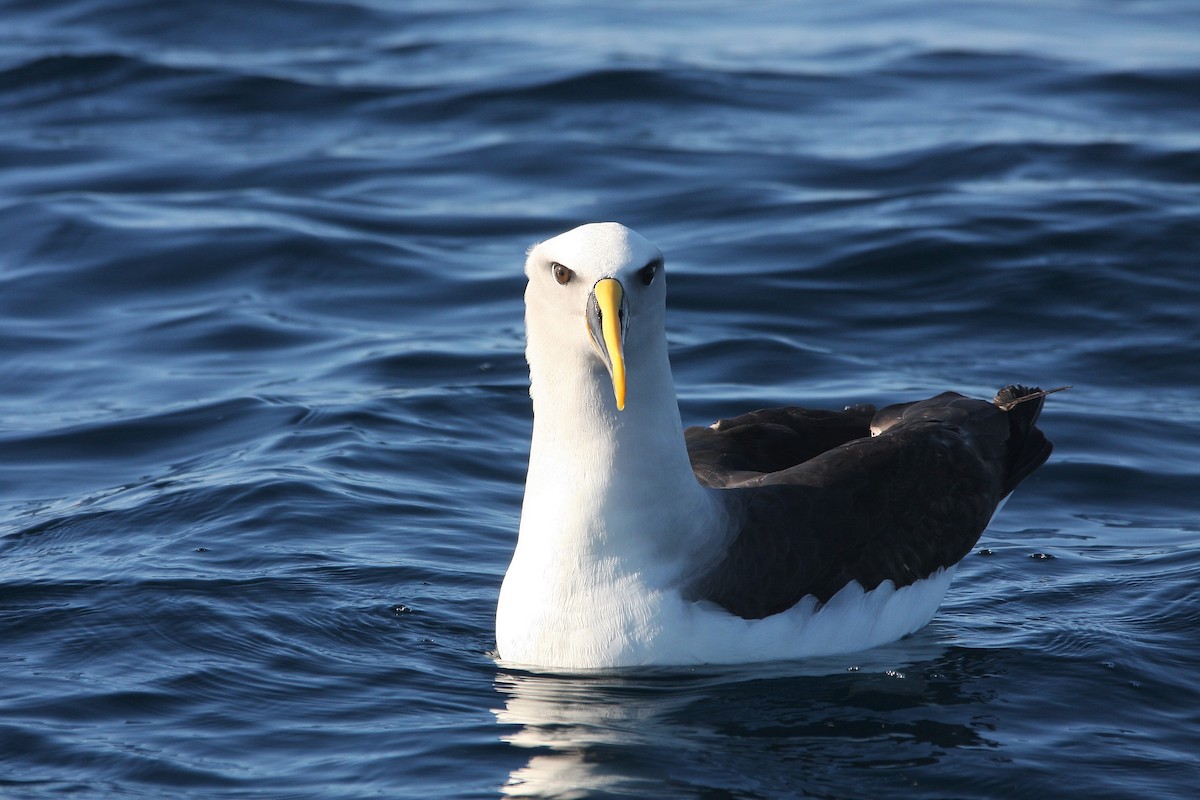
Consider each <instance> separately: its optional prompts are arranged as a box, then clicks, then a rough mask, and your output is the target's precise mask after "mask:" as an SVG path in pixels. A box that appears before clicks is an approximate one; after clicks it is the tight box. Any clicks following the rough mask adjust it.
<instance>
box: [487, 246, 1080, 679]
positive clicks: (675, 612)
mask: <svg viewBox="0 0 1200 800" xmlns="http://www.w3.org/2000/svg"><path fill="white" fill-rule="evenodd" d="M525 273H526V276H527V277H528V284H527V287H526V291H525V306H526V311H525V324H526V358H527V360H528V362H529V375H530V397H531V398H532V401H533V438H532V442H531V446H530V454H529V473H528V476H527V478H526V483H525V497H524V503H523V505H522V509H521V523H520V529H519V532H518V537H517V545H516V549H515V551H514V553H513V558H512V562H511V564H510V565H509V568H508V571H507V573H506V574H505V576H504V582H503V584H502V586H501V589H500V597H499V602H498V605H497V610H496V644H497V652H498V655H499V657H500V659H501V661H502V662H506V663H509V664H514V665H525V666H530V667H536V668H551V669H568V670H587V669H604V668H615V667H629V666H637V665H651V664H655V665H690V664H718V663H725V664H729V663H748V662H756V661H774V660H785V659H798V658H805V657H810V656H818V655H835V654H843V653H850V652H855V651H859V650H864V649H867V648H871V647H875V646H877V645H881V644H884V643H887V642H890V641H894V640H896V639H899V638H901V637H903V636H906V635H908V634H910V633H913V632H915V631H917V630H918V629H920V628H921V627H923V626H924V625H925V624H926V623H928V622H929V620H930V619H931V618H932V617H933V615H934V613H935V612H936V611H937V608H938V606H939V604H940V603H941V601H942V598H943V596H944V595H945V593H946V590H947V588H948V587H949V585H950V581H951V578H952V577H953V576H954V571H955V566H956V565H957V564H958V562H959V561H960V560H961V559H962V558H963V557H964V556H966V555H967V554H968V553H969V552H970V550H971V548H972V547H973V546H974V545H975V543H976V542H977V541H978V539H979V537H980V535H981V534H982V533H983V530H984V528H986V527H987V525H988V523H989V521H990V520H991V518H992V516H993V514H994V513H995V511H996V509H997V508H998V507H999V505H1000V504H1001V502H1002V501H1003V500H1004V499H1005V498H1006V497H1007V496H1008V494H1009V493H1010V492H1012V490H1013V489H1014V488H1015V487H1016V486H1017V484H1019V483H1020V482H1021V481H1022V480H1024V479H1025V478H1026V477H1028V476H1029V474H1030V473H1032V472H1033V471H1034V470H1035V469H1037V468H1038V467H1039V466H1041V464H1042V463H1044V462H1045V461H1046V459H1047V458H1048V457H1049V455H1050V449H1051V445H1050V442H1049V441H1047V440H1046V437H1045V436H1044V435H1043V434H1042V433H1041V431H1039V430H1038V429H1037V427H1035V423H1036V421H1037V418H1038V415H1039V414H1040V412H1041V409H1042V404H1043V397H1044V396H1045V395H1046V394H1048V393H1049V392H1043V391H1041V390H1040V389H1035V388H1027V387H1023V386H1015V385H1012V386H1006V387H1005V388H1003V389H1001V390H1000V391H999V393H997V395H996V397H995V399H994V400H992V401H986V400H978V399H970V398H967V397H964V396H962V395H959V394H956V393H953V392H946V393H943V394H939V395H937V396H936V397H932V398H930V399H927V400H919V401H916V402H911V403H905V404H901V405H893V406H889V407H887V408H883V409H881V410H879V411H876V410H875V409H874V408H873V407H871V406H866V405H857V406H850V407H847V408H845V409H844V410H842V411H819V410H811V409H804V408H799V407H785V408H771V409H765V410H760V411H752V412H750V413H747V414H743V415H742V416H738V417H733V418H732V419H726V420H720V421H718V422H716V423H715V424H713V425H711V426H708V427H694V428H688V429H687V430H686V431H685V430H684V429H683V425H682V422H681V418H680V414H679V404H678V401H677V399H676V394H675V386H674V382H673V380H672V377H671V365H670V362H669V360H668V354H667V337H666V328H665V313H666V274H665V272H664V261H663V254H662V253H661V252H660V251H659V249H658V248H657V247H655V246H654V245H653V244H651V243H650V242H649V241H647V240H646V239H645V238H643V237H642V236H640V235H639V234H637V233H636V232H634V231H632V230H630V229H629V228H627V227H625V226H623V225H620V224H618V223H593V224H588V225H583V226H581V227H578V228H575V229H573V230H570V231H567V232H566V233H563V234H561V235H559V236H555V237H554V238H552V239H549V240H547V241H545V242H542V243H541V244H537V245H535V246H533V247H532V248H530V250H529V252H528V256H527V260H526V264H525ZM1052 391H1057V390H1052Z"/></svg>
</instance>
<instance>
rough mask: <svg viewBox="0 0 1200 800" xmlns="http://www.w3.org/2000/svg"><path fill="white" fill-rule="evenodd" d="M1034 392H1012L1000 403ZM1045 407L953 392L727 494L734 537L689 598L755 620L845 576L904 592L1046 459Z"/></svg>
mask: <svg viewBox="0 0 1200 800" xmlns="http://www.w3.org/2000/svg"><path fill="white" fill-rule="evenodd" d="M1032 391H1035V390H1026V389H1023V388H1022V387H1009V388H1006V389H1005V390H1002V392H1001V394H1000V395H998V396H997V402H999V401H1000V399H1001V397H1005V398H1008V399H1009V400H1011V399H1012V398H1013V397H1019V396H1021V393H1023V392H1032ZM1006 393H1008V394H1006ZM1041 403H1042V400H1041V397H1040V396H1039V397H1037V398H1036V399H1034V400H1031V401H1030V402H1028V403H1020V404H1017V405H1014V406H1012V410H1010V411H1004V410H1002V409H1001V408H1000V407H999V406H998V405H996V404H993V403H988V402H986V401H982V400H970V399H967V398H964V397H962V396H961V395H955V394H949V393H948V394H943V395H939V396H938V397H935V398H932V399H930V400H924V401H921V402H918V403H911V404H908V405H905V406H897V407H891V408H888V409H884V410H883V411H881V412H880V413H879V414H878V415H877V418H878V424H877V425H876V427H877V428H883V430H882V432H881V433H880V434H879V435H877V436H874V437H867V438H858V439H854V440H852V441H848V442H846V443H844V444H840V445H838V446H836V447H834V448H833V449H830V450H827V451H825V452H822V453H820V454H819V455H817V456H815V457H813V458H811V459H809V460H808V461H805V462H803V463H802V464H799V465H797V466H793V467H790V468H788V469H785V470H783V471H781V472H774V473H769V474H765V475H761V476H759V477H756V478H752V479H750V480H748V481H745V482H743V483H742V484H739V488H732V489H728V490H726V491H725V493H724V495H723V496H724V497H725V498H726V499H727V502H728V510H729V513H730V516H731V518H732V519H734V520H736V522H735V526H736V528H737V530H736V533H735V534H734V535H733V537H732V539H731V541H730V543H729V546H728V548H727V550H726V551H725V552H724V555H723V557H722V558H721V559H720V561H719V562H718V563H716V564H715V565H714V566H712V567H710V568H708V569H707V570H706V571H704V573H703V574H702V575H701V576H700V577H699V578H698V579H697V580H696V581H695V582H694V584H693V585H692V587H691V589H692V592H691V593H692V595H693V596H694V597H695V598H696V599H704V600H711V601H713V602H715V603H717V604H718V605H720V606H722V607H724V608H725V609H727V610H728V611H730V612H731V613H733V614H736V615H738V616H740V617H745V618H748V619H758V618H761V617H766V616H769V615H771V614H776V613H779V612H781V611H785V610H787V609H788V608H791V607H792V606H794V605H795V604H796V603H797V602H799V601H800V600H801V599H802V598H803V597H805V596H806V595H810V594H811V595H814V596H815V597H816V598H817V599H818V600H819V601H821V602H826V601H828V600H829V599H830V598H831V597H833V595H835V594H836V593H837V592H838V591H839V590H840V589H841V588H842V587H844V586H845V585H846V584H848V583H850V582H851V581H858V582H859V583H860V584H861V585H862V587H863V588H864V589H867V590H871V589H874V588H876V587H877V586H879V584H881V583H883V582H884V581H887V580H890V581H893V583H894V584H895V585H896V586H897V587H900V586H907V585H909V584H912V583H914V582H915V581H918V580H921V579H923V578H927V577H929V576H930V575H931V574H932V573H934V572H936V571H937V570H938V569H939V568H941V567H948V566H950V565H952V564H955V563H957V562H958V561H959V560H961V559H962V558H963V556H965V555H966V554H967V553H968V552H970V550H971V548H972V547H973V546H974V545H975V543H976V542H977V541H978V539H979V536H980V535H981V534H982V533H983V530H984V528H985V527H986V526H987V523H988V521H989V520H990V519H991V516H992V514H993V513H994V511H995V509H996V506H997V505H998V504H999V502H1000V500H1001V499H1003V497H1004V496H1005V495H1006V494H1007V493H1008V492H1009V491H1011V490H1012V489H1013V488H1014V487H1015V486H1016V484H1017V483H1018V482H1020V480H1021V479H1022V478H1024V477H1025V476H1026V475H1028V474H1029V473H1030V472H1032V471H1033V470H1034V469H1036V468H1037V467H1038V466H1039V465H1041V464H1042V463H1043V462H1044V461H1045V460H1046V459H1047V458H1048V457H1049V455H1050V443H1049V442H1048V441H1046V439H1045V437H1044V436H1043V435H1042V433H1041V431H1039V430H1038V429H1037V428H1036V427H1034V423H1035V422H1036V420H1037V416H1038V413H1039V412H1040V410H1041Z"/></svg>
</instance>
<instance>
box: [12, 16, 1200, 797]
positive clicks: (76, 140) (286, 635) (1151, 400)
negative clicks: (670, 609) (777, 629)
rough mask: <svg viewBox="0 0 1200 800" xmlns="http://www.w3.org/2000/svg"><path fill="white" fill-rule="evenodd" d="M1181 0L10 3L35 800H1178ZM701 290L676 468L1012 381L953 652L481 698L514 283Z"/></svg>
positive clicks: (500, 518)
mask: <svg viewBox="0 0 1200 800" xmlns="http://www.w3.org/2000/svg"><path fill="white" fill-rule="evenodd" d="M1198 100H1200V8H1198V7H1197V6H1196V4H1195V3H1192V2H1191V0H1142V1H1141V2H1104V1H1102V0H1056V1H1055V2H1041V0H1037V1H1035V0H1014V2H1009V3H1002V4H987V3H975V2H964V1H963V0H951V2H947V3H916V2H898V1H896V0H866V1H865V2H859V3H854V4H844V7H843V4H832V3H830V4H824V3H821V4H819V3H807V4H805V3H790V2H770V1H768V2H764V3H758V4H753V5H747V4H741V3H732V2H682V1H680V2H664V3H642V2H632V3H624V4H611V3H600V2H549V3H546V2H543V3H532V4H521V3H506V2H497V1H496V0H473V1H471V2H447V1H446V0H440V1H439V2H436V3H435V2H428V1H425V2H422V1H420V0H418V1H417V2H409V3H390V2H384V0H354V1H353V2H334V1H333V0H256V1H255V2H248V3H210V2H200V1H199V0H181V1H180V2H171V3H162V2H157V1H156V0H59V2H54V3H45V2H41V0H3V2H0V120H2V121H3V124H0V796H2V797H4V798H49V797H56V798H57V797H71V798H102V797H103V798H110V797H116V798H124V797H147V798H160V797H175V798H247V797H278V798H360V797H372V796H378V797H413V798H481V797H498V796H505V795H509V796H519V797H578V798H586V797H635V798H676V797H678V798H687V797H697V798H708V799H709V800H714V799H716V798H785V797H786V798H791V797H825V798H834V797H836V798H876V797H891V798H933V797H945V798H951V797H953V798H985V797H986V798H1025V797H1047V796H1053V797H1057V798H1075V797H1079V798H1089V800H1096V799H1097V798H1125V797H1129V798H1134V797H1136V798H1144V797H1154V798H1190V797H1194V796H1195V793H1196V791H1197V787H1198V786H1200V688H1198V686H1197V680H1196V678H1197V675H1200V590H1198V587H1200V408H1198V403H1197V400H1198V395H1200V288H1198V287H1200V258H1198V256H1197V253H1200V102H1198ZM609 219H615V220H619V221H622V222H625V223H627V224H629V225H631V226H632V227H635V228H636V229H638V230H639V231H641V232H642V233H643V234H644V235H646V236H647V237H648V238H650V239H651V240H652V241H655V242H656V243H657V244H658V245H659V246H660V247H662V249H663V250H664V251H665V252H666V254H667V260H668V261H667V263H668V271H669V274H670V294H669V312H668V327H669V337H670V341H671V345H672V357H673V364H674V369H675V377H676V381H677V383H678V388H679V395H680V403H681V409H682V412H683V416H684V420H685V423H687V424H701V423H705V424H706V423H708V422H710V421H712V420H713V419H715V418H718V417H721V416H730V415H732V414H736V413H739V412H741V411H745V410H749V409H750V408H755V407H761V406H765V405H770V404H783V403H793V404H805V405H813V406H832V407H840V406H842V405H845V404H848V403H858V402H874V403H886V402H892V401H897V400H902V399H905V398H913V397H918V396H928V395H930V394H933V393H936V392H938V391H941V390H944V389H953V390H958V391H963V392H969V393H973V394H978V395H982V396H990V395H991V393H993V392H994V391H995V390H996V389H997V388H998V387H1000V386H1001V385H1003V384H1004V383H1007V382H1011V381H1021V382H1027V383H1038V384H1041V385H1044V386H1051V385H1060V384H1072V385H1073V386H1074V387H1075V388H1074V389H1073V390H1071V391H1069V392H1066V393H1063V394H1059V395H1055V396H1053V397H1052V398H1050V400H1049V401H1048V403H1047V407H1046V411H1045V413H1044V415H1043V423H1042V427H1043V429H1044V430H1045V431H1046V432H1047V434H1048V435H1049V436H1050V438H1051V439H1052V440H1054V442H1055V444H1056V451H1055V454H1054V456H1053V458H1052V460H1051V461H1050V462H1049V463H1048V464H1047V465H1046V466H1045V467H1043V468H1042V469H1041V470H1040V471H1039V472H1038V473H1037V474H1036V475H1035V476H1033V477H1032V478H1031V479H1030V480H1028V481H1027V482H1026V483H1025V484H1024V485H1023V486H1022V487H1021V489H1020V490H1019V491H1018V492H1017V494H1016V495H1015V496H1014V498H1013V499H1012V501H1011V502H1010V503H1009V504H1008V505H1007V507H1006V508H1005V509H1004V511H1003V513H1002V514H1001V515H1000V516H999V517H998V518H997V519H996V520H995V522H994V523H993V526H992V527H991V528H990V529H989V530H988V531H987V532H986V533H985V534H984V537H983V539H982V541H981V542H980V544H979V547H978V548H977V550H976V552H975V553H973V554H972V555H970V556H969V557H968V558H967V559H966V560H965V561H964V562H963V563H962V565H961V567H960V568H959V571H958V575H957V577H956V579H955V583H954V586H953V587H952V588H951V591H950V594H949V596H948V598H947V600H946V602H945V604H944V606H943V608H942V610H941V612H940V613H939V615H938V616H937V617H936V618H935V620H934V621H933V623H932V624H930V625H929V626H928V627H927V628H926V629H924V630H923V631H921V632H920V633H918V634H916V635H915V636H913V637H911V638H909V639H907V640H905V641H902V642H899V643H897V644H895V645H892V646H889V647H886V648H883V649H880V650H878V651H874V652H871V653H866V654H859V655H855V656H847V657H842V658H836V659H826V660H822V661H820V662H805V663H794V664H776V665H759V666H747V667H726V668H720V669H717V668H693V669H678V670H655V671H634V672H618V673H613V674H600V675H584V676H579V675H575V676H571V675H555V674H535V673H525V672H520V671H514V670H510V669H505V668H502V667H501V666H498V665H497V663H496V662H495V660H494V658H493V653H492V650H493V647H494V640H493V632H492V616H493V610H494V606H495V601H496V595H497V592H498V588H499V585H500V580H501V577H502V575H503V573H504V570H505V567H506V565H507V561H508V557H509V554H510V553H511V550H512V547H513V544H514V541H515V535H516V528H517V522H518V516H519V504H520V498H521V493H522V487H523V480H524V474H525V467H526V459H527V444H528V437H529V433H530V408H529V400H528V386H527V373H526V368H525V364H524V360H523V354H522V349H523V331H522V324H523V323H522V302H521V294H522V291H523V278H522V274H521V264H522V260H523V254H524V251H525V248H526V247H527V246H528V245H529V244H530V243H531V242H534V241H537V240H539V239H543V238H547V237H549V236H552V235H554V234H556V233H559V232H561V231H563V230H565V229H567V228H569V227H572V226H574V225H576V224H578V223H581V222H585V221H591V220H609Z"/></svg>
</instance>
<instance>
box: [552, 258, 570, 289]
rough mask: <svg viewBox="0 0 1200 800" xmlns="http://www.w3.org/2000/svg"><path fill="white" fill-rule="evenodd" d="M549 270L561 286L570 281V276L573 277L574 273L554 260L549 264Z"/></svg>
mask: <svg viewBox="0 0 1200 800" xmlns="http://www.w3.org/2000/svg"><path fill="white" fill-rule="evenodd" d="M550 271H551V272H553V273H554V280H556V281H558V282H559V283H560V284H562V285H563V286H566V285H567V284H568V283H570V282H571V278H574V277H575V273H574V272H572V271H571V270H569V269H567V268H566V267H564V266H563V265H562V264H559V263H558V262H557V261H555V262H554V263H553V264H551V265H550Z"/></svg>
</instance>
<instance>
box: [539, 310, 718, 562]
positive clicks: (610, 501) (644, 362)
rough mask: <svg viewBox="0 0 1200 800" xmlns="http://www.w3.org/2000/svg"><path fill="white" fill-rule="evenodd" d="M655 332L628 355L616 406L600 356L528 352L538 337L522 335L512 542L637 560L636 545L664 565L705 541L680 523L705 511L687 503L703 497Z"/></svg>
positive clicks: (573, 555)
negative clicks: (526, 426) (516, 519)
mask: <svg viewBox="0 0 1200 800" xmlns="http://www.w3.org/2000/svg"><path fill="white" fill-rule="evenodd" d="M659 337H660V340H659V341H657V342H650V343H648V344H649V346H645V345H643V346H641V347H638V348H637V349H636V350H635V351H634V352H635V354H636V357H634V358H631V359H630V360H629V361H628V362H627V369H628V385H629V393H628V398H627V401H626V406H625V410H624V411H617V409H616V405H615V403H614V400H613V392H612V384H611V382H610V380H609V376H608V373H607V372H606V370H605V368H604V367H603V365H601V363H600V362H599V359H596V358H594V357H592V356H591V354H590V353H578V354H572V353H567V352H562V351H561V350H559V351H556V352H535V350H537V349H539V348H538V343H537V342H536V341H535V340H533V339H531V340H530V343H529V348H530V352H529V362H530V364H531V365H534V366H531V368H530V381H531V386H532V388H531V391H530V394H531V395H532V397H533V442H532V445H531V447H530V457H529V476H528V479H527V482H526V485H525V505H524V509H523V512H522V517H521V531H520V540H519V542H518V549H519V550H520V549H521V548H526V547H530V546H532V547H535V548H538V549H539V550H542V551H543V552H552V553H556V554H557V555H558V556H559V557H565V558H570V559H579V558H596V557H598V558H607V557H610V556H611V557H618V556H619V557H622V558H637V559H638V561H641V562H642V563H646V562H645V561H644V560H643V558H642V555H641V554H652V563H659V564H664V565H665V564H666V563H669V562H671V561H674V560H676V559H680V558H682V559H685V560H687V559H688V558H689V556H693V555H694V553H695V548H696V547H697V546H699V545H701V544H703V542H701V541H698V540H697V539H696V538H695V537H693V536H688V535H687V534H688V533H689V532H688V531H686V530H681V528H680V524H679V521H680V519H681V518H683V519H688V518H701V519H703V518H704V517H703V515H700V514H696V513H695V512H696V511H697V510H698V509H699V508H700V507H702V506H706V505H707V504H708V503H709V502H710V499H709V496H708V495H709V493H708V492H707V490H705V489H704V488H703V487H701V486H700V485H699V484H698V483H697V482H696V479H695V476H694V475H693V473H692V468H691V462H690V460H689V459H688V454H687V448H686V446H685V444H684V439H683V425H682V423H681V421H680V417H679V405H678V402H677V401H676V398H675V387H674V383H673V381H672V380H671V366H670V362H669V361H668V359H667V348H666V340H665V337H663V336H661V334H659ZM572 361H574V362H575V363H572ZM579 362H583V363H579ZM680 506H685V507H684V508H682V509H681V508H680ZM681 512H682V513H681ZM692 533H696V534H701V533H702V532H700V531H696V532H692ZM700 538H701V539H702V538H703V536H701V537H700Z"/></svg>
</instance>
